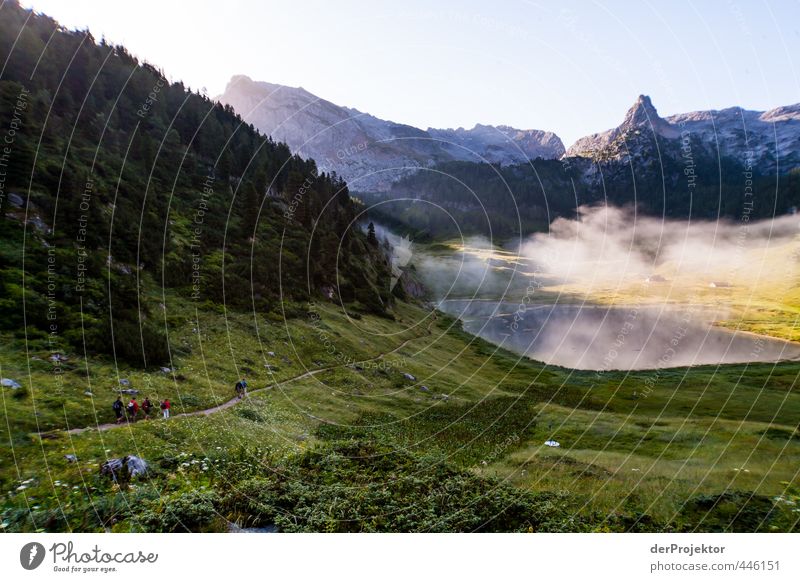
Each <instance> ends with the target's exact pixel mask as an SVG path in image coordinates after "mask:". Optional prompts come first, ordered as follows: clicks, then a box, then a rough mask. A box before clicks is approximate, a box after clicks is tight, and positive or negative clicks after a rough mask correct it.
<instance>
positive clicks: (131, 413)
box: [128, 396, 139, 422]
mask: <svg viewBox="0 0 800 582" xmlns="http://www.w3.org/2000/svg"><path fill="white" fill-rule="evenodd" d="M138 412H139V403H138V402H136V396H131V401H130V402H128V421H129V422H136V413H138Z"/></svg>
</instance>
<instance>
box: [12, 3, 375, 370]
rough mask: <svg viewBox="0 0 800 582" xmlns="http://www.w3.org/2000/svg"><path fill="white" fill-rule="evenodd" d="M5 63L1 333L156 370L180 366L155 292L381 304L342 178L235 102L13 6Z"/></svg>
mask: <svg viewBox="0 0 800 582" xmlns="http://www.w3.org/2000/svg"><path fill="white" fill-rule="evenodd" d="M0 63H3V68H2V70H0V121H1V122H2V127H0V133H1V134H2V137H0V140H3V142H4V143H3V144H2V145H3V150H2V152H0V153H2V159H1V160H0V164H2V168H1V169H2V177H1V178H0V179H1V180H2V181H0V204H2V213H0V216H1V217H2V218H0V221H2V225H0V326H2V327H3V328H5V329H7V330H10V331H11V332H13V333H14V334H16V335H17V336H19V337H22V336H23V335H25V334H26V333H27V338H28V340H31V341H36V340H37V339H38V340H40V341H41V342H46V343H47V345H48V346H49V347H50V348H52V349H54V350H55V349H58V348H59V347H64V346H65V345H67V344H71V345H72V347H73V348H75V349H80V350H83V349H84V346H85V348H86V349H87V350H89V351H90V352H92V351H95V352H101V353H108V354H115V355H116V356H117V357H121V358H123V359H127V360H129V361H132V362H140V363H143V364H153V363H162V362H165V361H167V360H168V359H169V353H168V349H167V345H166V339H165V335H164V333H163V329H164V326H165V319H164V316H163V315H162V314H161V313H159V309H158V304H157V302H156V301H152V300H150V299H148V298H147V297H148V296H150V295H152V294H148V293H146V291H148V290H150V291H152V290H153V289H158V288H159V287H161V286H163V287H169V288H174V289H175V290H177V291H178V292H179V293H180V294H183V295H185V296H186V297H187V298H191V299H194V300H195V301H197V303H198V305H201V306H206V307H214V306H216V305H218V304H222V303H225V304H226V305H228V306H232V307H234V308H251V309H252V308H255V309H258V310H269V309H276V308H277V307H278V305H279V301H280V300H281V298H283V299H285V300H287V301H288V300H303V299H306V298H308V297H309V296H314V295H320V296H322V295H324V296H327V297H329V298H333V297H335V296H336V295H338V296H339V297H341V299H342V300H344V301H345V302H354V303H355V304H356V307H357V308H358V307H360V308H362V309H363V310H366V311H372V312H378V313H381V312H384V311H385V310H386V309H387V308H388V305H389V300H390V298H389V296H388V289H389V285H388V277H389V272H388V266H387V264H386V260H385V259H384V257H383V256H382V254H381V252H380V250H378V249H375V248H373V247H371V246H370V245H368V244H367V243H366V237H365V236H364V235H363V234H362V233H361V232H360V231H359V229H357V228H354V220H355V218H356V215H357V213H358V211H359V209H358V207H357V206H356V205H355V203H354V201H352V200H351V198H350V196H349V193H348V189H347V185H346V184H345V183H344V182H343V181H342V180H341V179H339V178H338V177H337V176H336V175H335V174H334V175H329V174H326V173H321V172H319V171H318V170H317V167H316V165H315V163H314V161H312V160H303V159H301V158H299V157H297V156H294V155H292V152H291V151H290V150H289V148H288V147H287V146H286V145H285V144H282V143H275V142H274V141H272V140H271V139H270V138H268V137H266V136H264V135H262V134H260V133H259V132H258V131H256V130H255V129H254V128H253V127H252V126H250V125H248V124H245V123H244V122H243V121H242V119H241V118H240V117H239V116H238V115H237V114H236V113H234V111H233V110H232V109H231V108H230V107H224V106H222V105H220V104H219V103H216V102H213V101H212V100H210V99H209V98H207V97H206V96H204V95H202V94H200V93H198V92H196V91H192V90H190V89H189V88H187V87H185V86H184V85H183V84H182V83H180V82H177V83H172V82H170V81H169V80H168V79H167V78H166V77H165V75H164V73H163V72H162V71H160V70H158V69H157V68H156V67H154V66H152V65H150V64H147V63H143V62H139V61H138V60H137V59H136V58H134V57H133V56H131V55H130V54H129V53H128V52H127V51H126V50H125V48H123V47H120V46H111V45H109V44H107V43H106V42H105V41H103V40H101V41H100V42H99V43H98V42H97V41H96V40H95V39H94V38H93V37H92V36H91V34H89V33H88V32H80V31H68V30H66V29H64V28H62V27H60V26H59V25H58V23H56V22H55V21H54V20H52V19H51V18H49V17H47V16H44V15H37V14H33V13H31V12H30V11H27V10H23V9H22V8H20V7H19V5H17V4H16V3H15V2H5V3H3V5H2V8H0ZM337 298H338V297H337ZM112 326H113V342H112V341H111V338H112ZM26 330H27V331H26Z"/></svg>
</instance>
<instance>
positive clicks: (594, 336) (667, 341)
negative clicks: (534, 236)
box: [439, 300, 800, 370]
mask: <svg viewBox="0 0 800 582" xmlns="http://www.w3.org/2000/svg"><path fill="white" fill-rule="evenodd" d="M439 309H441V310H442V311H444V312H445V313H448V314H450V315H453V316H456V317H459V318H460V319H461V320H462V322H463V327H464V331H467V332H469V333H471V334H474V335H476V336H479V337H481V338H483V339H485V340H487V341H490V342H492V343H494V344H497V345H500V346H502V347H504V348H506V349H509V350H511V351H513V352H516V353H518V354H520V355H524V356H527V357H529V358H532V359H534V360H539V361H541V362H545V363H547V364H552V365H557V366H564V367H568V368H575V369H580V370H648V369H656V368H669V367H678V366H698V365H703V364H735V363H745V362H774V361H778V360H792V359H798V358H800V344H797V343H793V342H787V341H782V340H778V339H773V338H768V337H764V336H759V335H754V334H751V333H746V332H737V331H734V330H729V329H726V328H721V327H716V326H714V325H712V324H713V322H714V321H717V320H720V319H723V318H724V317H725V314H726V312H725V311H724V310H722V309H720V310H715V309H714V308H712V307H708V306H704V307H694V306H692V307H683V308H681V307H679V306H670V307H664V306H614V307H608V306H600V305H557V304H547V305H535V304H529V305H519V304H515V303H511V302H498V301H483V300H446V301H441V302H440V303H439Z"/></svg>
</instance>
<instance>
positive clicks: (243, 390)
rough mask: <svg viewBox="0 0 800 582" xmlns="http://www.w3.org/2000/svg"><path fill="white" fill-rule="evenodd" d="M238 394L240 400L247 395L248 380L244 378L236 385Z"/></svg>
mask: <svg viewBox="0 0 800 582" xmlns="http://www.w3.org/2000/svg"><path fill="white" fill-rule="evenodd" d="M236 394H238V395H239V398H240V399H241V398H244V397H245V396H246V395H247V380H245V379H244V378H242V379H241V380H239V381H238V382H237V383H236Z"/></svg>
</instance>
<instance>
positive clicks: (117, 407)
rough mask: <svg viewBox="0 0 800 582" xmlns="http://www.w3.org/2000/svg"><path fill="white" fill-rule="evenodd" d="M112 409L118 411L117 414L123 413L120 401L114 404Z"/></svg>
mask: <svg viewBox="0 0 800 582" xmlns="http://www.w3.org/2000/svg"><path fill="white" fill-rule="evenodd" d="M111 407H112V408H113V409H114V410H116V411H117V412H121V411H122V402H120V401H119V400H115V401H114V404H112V405H111Z"/></svg>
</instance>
